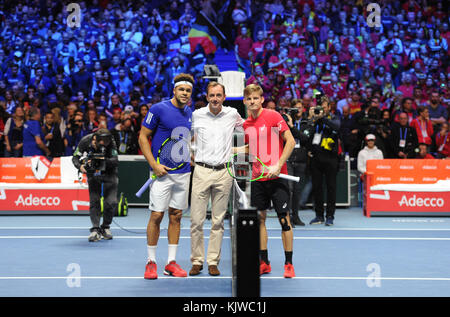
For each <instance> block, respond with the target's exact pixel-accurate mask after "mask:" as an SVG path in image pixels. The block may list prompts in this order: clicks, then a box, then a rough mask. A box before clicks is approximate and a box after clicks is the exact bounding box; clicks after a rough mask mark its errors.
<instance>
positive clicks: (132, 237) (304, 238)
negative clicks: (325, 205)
mask: <svg viewBox="0 0 450 317" xmlns="http://www.w3.org/2000/svg"><path fill="white" fill-rule="evenodd" d="M160 238H161V239H167V236H160ZM190 238H191V237H190V236H189V237H186V236H181V237H180V239H190ZM205 238H207V237H205ZM268 238H269V239H270V240H280V239H281V237H268ZM0 239H87V237H86V236H0ZM114 239H147V237H146V236H145V235H141V236H114ZM223 239H230V237H223ZM294 240H418V241H450V238H422V237H294Z"/></svg>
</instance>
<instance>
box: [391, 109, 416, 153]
mask: <svg viewBox="0 0 450 317" xmlns="http://www.w3.org/2000/svg"><path fill="white" fill-rule="evenodd" d="M391 145H392V147H393V152H394V158H413V157H414V156H415V152H414V151H415V149H416V148H417V146H418V139H417V133H416V129H415V128H413V127H410V126H409V124H408V115H407V114H406V113H404V112H402V113H400V114H399V116H398V123H394V124H393V126H392V133H391Z"/></svg>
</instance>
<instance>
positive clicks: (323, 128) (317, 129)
mask: <svg viewBox="0 0 450 317" xmlns="http://www.w3.org/2000/svg"><path fill="white" fill-rule="evenodd" d="M323 130H325V124H323V125H322V131H323ZM316 133H319V125H317V126H316Z"/></svg>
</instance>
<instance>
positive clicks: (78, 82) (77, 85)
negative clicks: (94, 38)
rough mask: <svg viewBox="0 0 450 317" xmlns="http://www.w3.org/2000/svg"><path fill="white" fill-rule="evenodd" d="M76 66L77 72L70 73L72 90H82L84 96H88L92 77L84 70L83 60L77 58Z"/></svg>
mask: <svg viewBox="0 0 450 317" xmlns="http://www.w3.org/2000/svg"><path fill="white" fill-rule="evenodd" d="M77 66H78V72H76V73H74V74H73V75H72V90H73V91H74V92H79V91H82V92H83V93H84V95H85V96H88V95H89V94H90V90H91V87H92V77H91V76H90V74H89V73H88V72H87V71H86V67H85V66H86V65H85V63H84V61H83V60H81V59H80V60H78V61H77Z"/></svg>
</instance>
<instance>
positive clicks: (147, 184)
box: [136, 177, 153, 198]
mask: <svg viewBox="0 0 450 317" xmlns="http://www.w3.org/2000/svg"><path fill="white" fill-rule="evenodd" d="M152 182H153V178H151V177H150V178H149V179H148V180H147V181H146V182H145V184H144V185H142V187H141V189H139V191H138V192H137V193H136V197H138V198H140V197H141V196H142V194H143V193H144V192H145V190H146V189H147V187H148V186H150V184H151V183H152Z"/></svg>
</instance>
